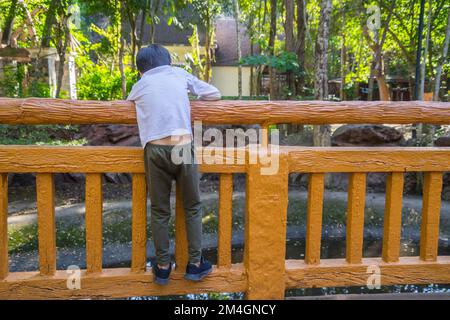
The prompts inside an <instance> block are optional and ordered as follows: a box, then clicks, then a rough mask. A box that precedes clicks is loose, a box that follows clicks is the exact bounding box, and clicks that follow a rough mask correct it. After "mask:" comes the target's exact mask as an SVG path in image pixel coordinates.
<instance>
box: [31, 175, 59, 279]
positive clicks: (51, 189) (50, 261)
mask: <svg viewBox="0 0 450 320" xmlns="http://www.w3.org/2000/svg"><path fill="white" fill-rule="evenodd" d="M36 190H37V192H36V193H37V212H38V238H39V267H40V271H41V274H42V275H46V276H51V275H54V274H55V271H56V227H55V184H54V181H53V174H52V173H38V174H37V175H36Z"/></svg>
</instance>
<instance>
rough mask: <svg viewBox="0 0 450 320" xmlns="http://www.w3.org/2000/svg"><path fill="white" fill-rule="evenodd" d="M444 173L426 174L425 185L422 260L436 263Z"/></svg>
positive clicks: (421, 238)
mask: <svg viewBox="0 0 450 320" xmlns="http://www.w3.org/2000/svg"><path fill="white" fill-rule="evenodd" d="M441 194H442V172H426V173H425V179H424V183H423V204H422V226H421V233H420V259H422V260H424V261H436V259H437V253H438V243H439V219H440V214H441Z"/></svg>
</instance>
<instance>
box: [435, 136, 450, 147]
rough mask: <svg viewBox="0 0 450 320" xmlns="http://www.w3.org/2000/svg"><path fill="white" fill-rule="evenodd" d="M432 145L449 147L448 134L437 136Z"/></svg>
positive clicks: (449, 138) (449, 139)
mask: <svg viewBox="0 0 450 320" xmlns="http://www.w3.org/2000/svg"><path fill="white" fill-rule="evenodd" d="M434 145H435V146H436V147H450V135H448V136H443V137H439V138H437V139H436V141H434Z"/></svg>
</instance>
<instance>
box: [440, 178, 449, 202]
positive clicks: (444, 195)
mask: <svg viewBox="0 0 450 320" xmlns="http://www.w3.org/2000/svg"><path fill="white" fill-rule="evenodd" d="M443 185H444V186H443V189H442V199H444V200H446V201H450V173H448V172H447V173H445V174H444V177H443Z"/></svg>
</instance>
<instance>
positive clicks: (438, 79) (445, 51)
mask: <svg viewBox="0 0 450 320" xmlns="http://www.w3.org/2000/svg"><path fill="white" fill-rule="evenodd" d="M449 42H450V8H449V9H448V17H447V31H446V32H445V40H444V45H443V47H442V56H441V59H440V61H439V64H438V67H437V69H436V80H435V83H434V94H433V100H434V101H439V91H440V87H441V76H442V68H443V66H444V63H445V61H446V59H447V54H448V45H449Z"/></svg>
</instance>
